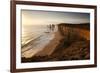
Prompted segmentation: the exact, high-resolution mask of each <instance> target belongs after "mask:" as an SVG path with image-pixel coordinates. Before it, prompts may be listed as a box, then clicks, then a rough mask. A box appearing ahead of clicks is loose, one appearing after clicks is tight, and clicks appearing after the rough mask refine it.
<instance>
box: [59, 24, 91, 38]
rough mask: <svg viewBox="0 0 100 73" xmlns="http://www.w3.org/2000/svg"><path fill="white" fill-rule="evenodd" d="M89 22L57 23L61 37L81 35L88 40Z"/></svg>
mask: <svg viewBox="0 0 100 73" xmlns="http://www.w3.org/2000/svg"><path fill="white" fill-rule="evenodd" d="M89 27H90V24H89V23H85V24H66V23H61V24H59V25H58V30H59V32H60V33H61V35H62V36H63V37H66V39H72V40H74V39H77V37H78V39H79V37H83V38H85V39H87V40H90V28H89Z"/></svg>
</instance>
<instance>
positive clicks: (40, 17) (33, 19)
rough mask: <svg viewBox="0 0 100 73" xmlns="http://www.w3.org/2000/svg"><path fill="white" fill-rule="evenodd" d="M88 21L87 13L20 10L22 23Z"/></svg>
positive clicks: (40, 23) (88, 15)
mask: <svg viewBox="0 0 100 73" xmlns="http://www.w3.org/2000/svg"><path fill="white" fill-rule="evenodd" d="M89 22H90V14H89V13H75V12H55V11H35V10H22V24H23V25H37V24H39V25H42V24H45V25H46V24H58V23H75V24H76V23H89Z"/></svg>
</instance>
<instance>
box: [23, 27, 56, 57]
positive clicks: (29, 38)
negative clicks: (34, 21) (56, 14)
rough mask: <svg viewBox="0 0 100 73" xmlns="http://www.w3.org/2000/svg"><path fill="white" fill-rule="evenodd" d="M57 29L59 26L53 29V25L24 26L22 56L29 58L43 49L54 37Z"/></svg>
mask: <svg viewBox="0 0 100 73" xmlns="http://www.w3.org/2000/svg"><path fill="white" fill-rule="evenodd" d="M53 28H54V27H53ZM56 31H57V28H56V27H55V28H54V29H52V27H51V25H25V26H22V37H21V39H22V40H21V45H22V50H21V53H22V57H26V58H29V57H32V56H33V55H34V54H36V53H37V52H39V51H41V50H42V49H43V48H44V47H45V46H46V45H47V44H48V43H49V42H50V41H51V40H52V39H53V38H54V35H55V34H54V33H55V32H56Z"/></svg>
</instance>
